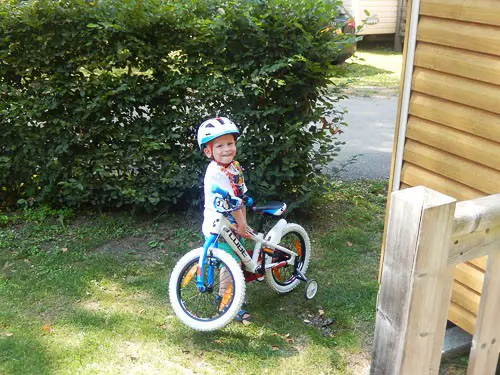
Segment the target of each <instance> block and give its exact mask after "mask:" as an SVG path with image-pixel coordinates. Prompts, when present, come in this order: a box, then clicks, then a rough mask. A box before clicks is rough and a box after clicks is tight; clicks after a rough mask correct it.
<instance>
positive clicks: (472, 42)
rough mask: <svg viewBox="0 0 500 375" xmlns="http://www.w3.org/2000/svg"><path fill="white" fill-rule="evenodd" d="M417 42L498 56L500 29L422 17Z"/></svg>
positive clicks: (499, 51)
mask: <svg viewBox="0 0 500 375" xmlns="http://www.w3.org/2000/svg"><path fill="white" fill-rule="evenodd" d="M497 17H498V15H497ZM417 40H419V41H424V42H429V43H433V44H440V45H443V46H448V47H455V48H462V49H466V50H469V51H476V52H484V53H489V54H492V55H497V56H500V27H497V26H488V25H482V24H476V23H470V22H461V21H452V20H445V19H442V18H431V17H427V16H422V17H420V22H419V26H418V33H417Z"/></svg>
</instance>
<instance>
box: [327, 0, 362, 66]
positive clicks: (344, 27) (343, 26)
mask: <svg viewBox="0 0 500 375" xmlns="http://www.w3.org/2000/svg"><path fill="white" fill-rule="evenodd" d="M335 25H337V34H345V35H347V36H349V37H350V38H349V39H351V40H348V41H346V43H345V44H344V46H343V49H342V53H340V54H339V55H337V56H335V58H334V59H333V63H334V64H336V65H338V64H342V63H343V62H344V61H346V60H347V59H348V58H349V57H351V56H352V55H354V52H356V44H357V40H356V38H355V37H356V23H355V21H354V18H353V17H352V15H351V14H350V13H349V12H348V11H347V10H346V9H345V8H344V7H343V6H342V5H341V6H340V7H339V10H338V14H337V17H335Z"/></svg>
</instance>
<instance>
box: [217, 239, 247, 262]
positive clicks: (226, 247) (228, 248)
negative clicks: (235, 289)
mask: <svg viewBox="0 0 500 375" xmlns="http://www.w3.org/2000/svg"><path fill="white" fill-rule="evenodd" d="M240 242H241V244H242V245H243V246H245V239H244V238H242V239H240ZM214 247H215V248H217V249H221V250H224V251H225V252H226V253H228V254H229V255H231V256H232V257H233V258H234V260H236V262H238V264H240V263H241V259H240V257H239V256H238V255H236V253H235V252H234V250H233V249H232V248H231V246H229V244H228V243H226V242H220V241H217V242H216V243H215V246H214Z"/></svg>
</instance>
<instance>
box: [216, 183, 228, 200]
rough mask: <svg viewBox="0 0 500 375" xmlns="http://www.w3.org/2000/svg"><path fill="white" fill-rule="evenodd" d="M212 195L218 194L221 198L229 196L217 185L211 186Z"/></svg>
mask: <svg viewBox="0 0 500 375" xmlns="http://www.w3.org/2000/svg"><path fill="white" fill-rule="evenodd" d="M212 193H215V194H220V195H222V198H226V197H227V196H228V194H229V193H228V192H227V191H226V190H224V189H222V188H220V187H219V185H216V184H213V185H212Z"/></svg>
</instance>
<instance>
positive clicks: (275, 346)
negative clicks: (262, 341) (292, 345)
mask: <svg viewBox="0 0 500 375" xmlns="http://www.w3.org/2000/svg"><path fill="white" fill-rule="evenodd" d="M271 350H272V351H273V352H274V351H276V350H280V348H279V346H278V345H271Z"/></svg>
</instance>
